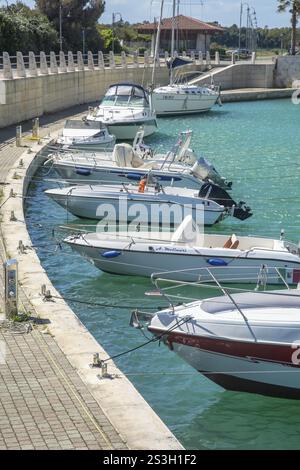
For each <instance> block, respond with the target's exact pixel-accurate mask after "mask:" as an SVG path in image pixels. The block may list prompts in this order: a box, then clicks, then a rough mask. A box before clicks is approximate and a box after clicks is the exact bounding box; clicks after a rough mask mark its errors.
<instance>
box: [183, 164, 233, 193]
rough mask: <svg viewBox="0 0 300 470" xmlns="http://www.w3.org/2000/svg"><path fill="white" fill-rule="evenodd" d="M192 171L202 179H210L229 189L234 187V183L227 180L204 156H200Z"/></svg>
mask: <svg viewBox="0 0 300 470" xmlns="http://www.w3.org/2000/svg"><path fill="white" fill-rule="evenodd" d="M191 171H192V174H193V175H194V176H196V178H199V179H201V180H202V181H207V182H208V181H210V182H212V183H214V184H217V185H218V186H220V187H221V188H224V189H227V190H230V189H231V187H232V183H231V182H228V181H226V179H225V178H224V177H223V176H221V175H220V173H219V172H218V171H217V170H216V168H215V167H214V166H213V165H212V164H211V163H210V162H209V161H208V160H206V158H204V157H200V158H198V160H197V161H196V163H195V164H194V166H193V167H192V170H191Z"/></svg>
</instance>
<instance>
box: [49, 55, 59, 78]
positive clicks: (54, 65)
mask: <svg viewBox="0 0 300 470" xmlns="http://www.w3.org/2000/svg"><path fill="white" fill-rule="evenodd" d="M50 72H51V73H58V67H57V61H56V55H55V52H53V51H51V52H50Z"/></svg>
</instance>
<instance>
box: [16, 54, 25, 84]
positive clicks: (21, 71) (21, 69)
mask: <svg viewBox="0 0 300 470" xmlns="http://www.w3.org/2000/svg"><path fill="white" fill-rule="evenodd" d="M17 77H20V78H22V77H26V70H25V65H24V58H23V54H22V52H17Z"/></svg>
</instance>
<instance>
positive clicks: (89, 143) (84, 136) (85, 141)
mask: <svg viewBox="0 0 300 470" xmlns="http://www.w3.org/2000/svg"><path fill="white" fill-rule="evenodd" d="M115 143H116V138H115V136H113V135H110V134H109V132H108V130H107V127H106V126H104V125H103V124H102V123H101V122H100V121H87V120H86V119H82V120H74V119H67V121H66V123H65V125H64V128H63V131H62V135H61V136H59V137H58V138H57V140H56V144H58V145H59V146H61V147H62V148H63V149H70V150H72V149H75V150H90V151H97V150H103V149H106V148H111V149H112V148H113V147H114V145H115Z"/></svg>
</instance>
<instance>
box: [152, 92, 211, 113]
mask: <svg viewBox="0 0 300 470" xmlns="http://www.w3.org/2000/svg"><path fill="white" fill-rule="evenodd" d="M217 100H218V95H190V94H189V95H184V94H175V93H166V94H164V93H155V92H154V93H153V94H152V102H153V107H154V109H155V111H156V115H157V116H171V115H180V114H196V113H204V112H207V111H210V110H211V108H212V107H213V106H214V105H215V104H216V102H217Z"/></svg>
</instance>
